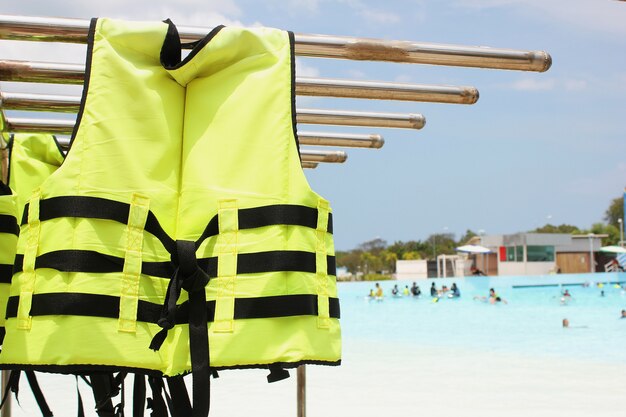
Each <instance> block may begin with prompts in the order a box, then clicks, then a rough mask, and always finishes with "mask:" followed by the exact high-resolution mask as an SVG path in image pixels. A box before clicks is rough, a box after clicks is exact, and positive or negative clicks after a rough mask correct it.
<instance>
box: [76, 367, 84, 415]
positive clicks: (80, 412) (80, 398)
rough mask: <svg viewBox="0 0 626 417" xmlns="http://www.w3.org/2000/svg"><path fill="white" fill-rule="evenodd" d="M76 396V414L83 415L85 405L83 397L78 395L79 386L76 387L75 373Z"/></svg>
mask: <svg viewBox="0 0 626 417" xmlns="http://www.w3.org/2000/svg"><path fill="white" fill-rule="evenodd" d="M76 396H77V397H78V406H77V410H78V412H77V415H78V417H85V407H84V406H83V397H82V396H81V395H80V388H78V375H76Z"/></svg>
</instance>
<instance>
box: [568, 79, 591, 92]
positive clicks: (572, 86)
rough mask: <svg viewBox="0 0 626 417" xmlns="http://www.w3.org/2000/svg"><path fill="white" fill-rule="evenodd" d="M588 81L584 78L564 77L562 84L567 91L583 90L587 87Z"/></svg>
mask: <svg viewBox="0 0 626 417" xmlns="http://www.w3.org/2000/svg"><path fill="white" fill-rule="evenodd" d="M587 85H588V82H587V81H586V80H576V79H565V80H563V86H564V87H565V90H567V91H583V90H586V89H587Z"/></svg>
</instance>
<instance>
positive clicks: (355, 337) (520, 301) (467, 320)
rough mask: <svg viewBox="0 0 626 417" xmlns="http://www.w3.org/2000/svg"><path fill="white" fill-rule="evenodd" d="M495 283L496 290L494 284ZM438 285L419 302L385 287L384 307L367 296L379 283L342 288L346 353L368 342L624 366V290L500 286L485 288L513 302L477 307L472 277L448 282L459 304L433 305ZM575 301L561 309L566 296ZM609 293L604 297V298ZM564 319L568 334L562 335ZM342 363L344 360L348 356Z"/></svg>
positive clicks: (480, 291)
mask: <svg viewBox="0 0 626 417" xmlns="http://www.w3.org/2000/svg"><path fill="white" fill-rule="evenodd" d="M494 281H495V283H494ZM432 282H433V280H423V281H418V282H417V283H418V285H420V284H421V285H420V288H421V290H422V296H421V297H420V298H416V297H412V296H404V297H398V298H396V297H392V296H390V294H391V288H392V287H393V285H394V284H399V285H398V286H399V288H400V289H403V288H404V286H405V285H409V287H410V286H411V284H412V282H408V281H386V282H381V286H382V287H383V289H384V292H385V294H386V296H385V297H384V299H383V301H376V300H370V299H369V298H368V297H366V295H367V294H368V293H369V290H370V288H374V283H371V282H358V283H340V284H339V296H340V300H341V314H342V318H341V320H342V332H343V339H344V352H345V353H346V354H349V353H350V352H351V351H352V349H354V348H356V346H359V345H361V346H362V344H363V343H364V342H368V343H371V342H376V341H378V342H383V343H386V344H400V345H412V346H419V347H421V348H435V349H440V348H451V349H457V348H462V349H476V350H481V351H489V352H494V353H520V354H524V355H528V356H539V357H544V356H556V357H568V358H573V359H580V360H607V361H610V362H615V361H618V362H621V363H626V349H624V346H626V319H620V318H619V317H620V314H621V310H622V309H626V291H624V290H623V289H621V288H615V287H614V286H613V285H604V287H603V288H598V287H597V286H595V285H592V286H590V287H587V288H585V287H583V286H567V287H557V286H554V287H534V288H514V287H513V286H512V285H501V286H498V284H497V280H496V279H492V280H491V281H490V282H489V284H488V285H491V286H494V287H495V289H496V292H497V293H498V294H499V295H500V296H501V297H502V298H504V299H505V300H506V301H507V302H508V303H507V304H504V303H497V304H495V305H492V304H489V303H485V302H482V301H479V300H474V299H473V297H474V296H486V295H487V293H488V286H487V285H485V282H484V281H482V282H481V281H477V280H476V279H475V278H461V279H457V280H447V281H446V285H447V286H448V288H449V287H450V283H451V282H456V284H457V286H458V287H459V289H460V291H461V298H458V299H449V298H446V297H443V298H441V299H440V300H439V302H433V299H432V298H431V297H430V295H425V294H426V293H427V294H430V291H429V289H430V285H431V283H432ZM435 282H436V284H437V287H438V288H440V287H441V282H442V281H440V280H435ZM564 288H567V289H568V290H569V292H570V293H571V294H572V297H571V299H570V301H569V302H567V303H566V304H562V303H561V291H562V290H563V289H564ZM601 291H604V296H601ZM564 318H567V319H568V320H569V322H570V328H568V329H563V327H562V320H563V319H564ZM344 356H345V355H344Z"/></svg>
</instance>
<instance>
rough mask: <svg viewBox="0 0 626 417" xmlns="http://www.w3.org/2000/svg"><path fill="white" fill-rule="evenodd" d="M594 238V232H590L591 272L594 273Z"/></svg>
mask: <svg viewBox="0 0 626 417" xmlns="http://www.w3.org/2000/svg"><path fill="white" fill-rule="evenodd" d="M593 238H594V234H593V233H589V272H591V273H592V274H593V273H594V272H596V265H595V264H596V260H595V259H594V256H593Z"/></svg>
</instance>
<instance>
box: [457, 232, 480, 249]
mask: <svg viewBox="0 0 626 417" xmlns="http://www.w3.org/2000/svg"><path fill="white" fill-rule="evenodd" d="M474 236H478V235H477V234H476V233H474V231H473V230H470V229H467V231H466V232H465V234H464V235H463V236H461V237H460V238H459V242H458V244H459V246H461V245H465V244H467V242H469V240H470V239H471V238H473V237H474Z"/></svg>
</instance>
